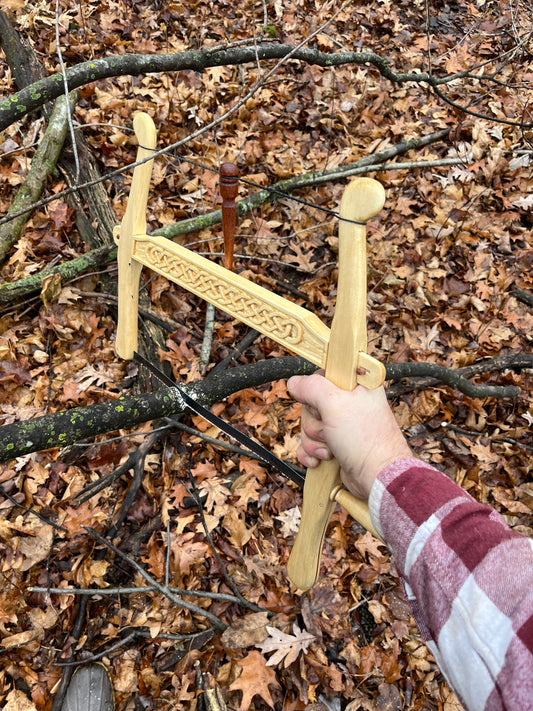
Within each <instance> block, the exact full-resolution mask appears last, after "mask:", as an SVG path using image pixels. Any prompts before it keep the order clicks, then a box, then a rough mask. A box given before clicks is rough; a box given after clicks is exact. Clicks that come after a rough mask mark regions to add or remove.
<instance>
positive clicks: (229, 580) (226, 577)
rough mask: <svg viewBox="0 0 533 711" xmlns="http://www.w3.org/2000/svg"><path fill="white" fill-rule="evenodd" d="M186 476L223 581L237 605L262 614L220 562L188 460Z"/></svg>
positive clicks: (189, 490) (260, 609)
mask: <svg viewBox="0 0 533 711" xmlns="http://www.w3.org/2000/svg"><path fill="white" fill-rule="evenodd" d="M191 456H192V450H191ZM187 474H188V476H189V481H190V482H191V487H192V490H191V489H189V487H187V486H186V485H184V486H185V488H186V489H187V491H188V493H189V495H190V496H191V497H192V498H193V499H194V501H195V503H196V506H197V507H198V512H199V514H200V520H201V522H202V527H203V529H204V533H205V537H206V538H207V541H208V543H209V547H210V548H211V551H212V552H213V555H214V556H215V559H216V561H217V563H218V565H219V566H220V570H221V572H222V575H223V576H224V580H225V581H226V582H227V584H228V585H229V586H230V588H231V589H232V590H233V593H234V594H235V596H236V597H237V598H238V599H239V603H240V604H241V605H242V606H243V607H247V608H248V609H249V610H252V611H253V612H263V608H261V607H259V606H258V605H255V604H254V603H253V602H249V601H248V600H246V598H244V597H243V596H242V595H241V593H240V591H239V588H238V587H237V585H236V584H235V582H234V581H233V579H232V578H231V576H230V575H229V574H228V571H227V570H226V567H225V565H224V563H223V562H222V558H221V557H220V556H219V554H218V551H217V549H216V547H215V544H214V542H213V537H212V536H211V533H210V531H209V526H208V525H207V521H206V520H205V515H204V509H203V506H202V502H201V501H200V496H199V493H198V488H197V487H196V482H195V480H194V476H193V474H192V471H191V462H190V458H189V462H188V464H187Z"/></svg>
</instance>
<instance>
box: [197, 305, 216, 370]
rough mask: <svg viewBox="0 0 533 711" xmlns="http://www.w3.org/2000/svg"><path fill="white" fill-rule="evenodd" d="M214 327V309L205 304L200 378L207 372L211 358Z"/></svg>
mask: <svg viewBox="0 0 533 711" xmlns="http://www.w3.org/2000/svg"><path fill="white" fill-rule="evenodd" d="M214 326H215V307H214V306H213V304H210V303H207V304H206V309H205V328H204V337H203V340H202V347H201V349H200V362H199V367H200V374H201V375H202V377H203V376H204V375H205V374H206V372H207V367H208V365H209V358H210V357H211V347H212V344H213V329H214Z"/></svg>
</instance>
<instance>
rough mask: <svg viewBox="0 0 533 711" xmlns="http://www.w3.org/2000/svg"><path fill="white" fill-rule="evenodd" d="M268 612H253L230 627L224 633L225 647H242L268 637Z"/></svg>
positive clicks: (223, 641)
mask: <svg viewBox="0 0 533 711" xmlns="http://www.w3.org/2000/svg"><path fill="white" fill-rule="evenodd" d="M267 625H268V612H252V613H250V614H249V615H245V616H244V617H241V618H240V619H238V620H235V622H234V623H233V624H232V625H230V627H228V629H227V630H225V631H224V633H223V635H222V643H223V645H224V647H227V648H230V649H242V648H243V647H250V646H251V645H252V644H257V643H258V642H262V641H263V640H264V639H266V638H267V637H268V632H267Z"/></svg>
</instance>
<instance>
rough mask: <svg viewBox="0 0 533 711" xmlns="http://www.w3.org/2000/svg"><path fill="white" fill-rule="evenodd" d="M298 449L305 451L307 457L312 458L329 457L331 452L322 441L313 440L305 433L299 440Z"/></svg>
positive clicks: (321, 458)
mask: <svg viewBox="0 0 533 711" xmlns="http://www.w3.org/2000/svg"><path fill="white" fill-rule="evenodd" d="M300 449H301V450H302V452H305V454H307V455H308V456H309V457H313V458H314V459H320V460H321V461H322V460H323V459H326V460H327V459H331V457H332V454H331V452H330V450H329V449H328V447H327V446H326V445H325V444H324V443H323V442H317V441H315V440H312V439H309V438H308V437H306V436H305V435H304V436H303V437H302V439H301V441H300Z"/></svg>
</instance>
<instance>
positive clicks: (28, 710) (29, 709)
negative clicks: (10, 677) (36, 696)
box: [4, 689, 37, 711]
mask: <svg viewBox="0 0 533 711" xmlns="http://www.w3.org/2000/svg"><path fill="white" fill-rule="evenodd" d="M4 711H37V708H36V706H35V704H34V703H33V701H30V699H28V697H27V696H26V694H25V693H23V692H22V691H19V690H18V689H13V690H12V691H10V692H9V694H8V695H7V699H6V705H5V706H4Z"/></svg>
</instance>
